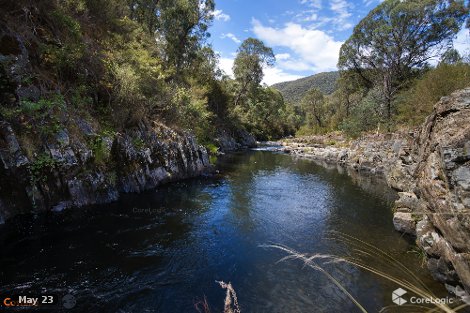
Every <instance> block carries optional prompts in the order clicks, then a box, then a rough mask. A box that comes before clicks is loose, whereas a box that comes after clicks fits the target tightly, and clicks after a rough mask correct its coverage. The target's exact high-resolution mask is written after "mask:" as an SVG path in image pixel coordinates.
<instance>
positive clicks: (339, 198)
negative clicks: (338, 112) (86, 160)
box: [0, 151, 445, 313]
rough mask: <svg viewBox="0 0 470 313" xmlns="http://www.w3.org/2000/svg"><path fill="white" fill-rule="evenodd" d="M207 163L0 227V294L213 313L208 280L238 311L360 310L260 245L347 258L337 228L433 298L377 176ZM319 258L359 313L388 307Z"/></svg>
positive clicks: (353, 272) (382, 287) (375, 284)
mask: <svg viewBox="0 0 470 313" xmlns="http://www.w3.org/2000/svg"><path fill="white" fill-rule="evenodd" d="M218 169H219V171H220V175H217V176H214V177H204V178H198V179H193V180H187V181H183V182H180V183H175V184H171V185H167V186H162V187H161V188H159V189H158V190H157V191H152V192H147V193H144V194H139V195H126V196H124V197H122V198H121V200H120V201H119V202H116V203H112V204H108V205H102V206H93V207H89V208H84V209H75V210H68V211H65V212H61V213H50V214H41V215H39V216H34V217H33V216H31V217H29V216H21V217H18V218H15V219H13V220H12V221H10V222H8V223H7V224H6V225H2V226H0V244H1V247H2V252H1V261H0V275H1V276H0V284H1V285H0V294H2V293H3V294H5V293H6V292H9V293H22V292H32V293H40V292H42V293H46V292H47V293H53V294H57V295H59V296H60V297H62V296H63V295H66V294H72V295H73V296H74V297H75V299H76V305H75V306H74V307H73V308H72V309H69V310H66V309H64V308H62V307H59V308H56V309H54V310H51V311H50V312H62V311H64V312H101V313H103V312H138V313H140V312H162V313H178V312H197V310H196V309H195V306H194V305H195V303H197V302H198V301H200V300H202V299H204V297H206V299H207V302H208V303H209V304H210V306H211V311H212V312H213V313H215V312H222V311H223V301H224V298H225V291H224V290H222V289H221V288H220V286H219V285H218V284H216V282H215V281H216V280H223V281H225V282H231V283H232V284H233V287H234V289H235V291H236V292H237V296H238V301H239V303H240V306H241V310H242V313H244V312H270V313H272V312H360V311H359V310H358V309H357V307H356V306H355V305H354V304H352V302H351V301H350V300H349V299H348V298H347V297H346V296H345V295H344V293H343V292H341V291H340V290H339V289H338V288H337V287H336V286H335V285H334V284H333V283H332V282H331V281H330V280H329V279H328V278H326V277H325V275H324V274H322V273H321V272H319V271H316V270H314V269H312V268H309V267H306V266H304V264H303V263H302V262H301V261H300V260H286V261H282V262H278V261H279V260H280V259H282V258H283V257H285V256H286V253H285V252H283V251H281V250H278V249H275V248H267V247H265V246H263V245H269V244H279V245H284V246H287V247H290V248H292V249H295V250H296V251H299V252H302V253H322V254H340V255H346V254H349V255H354V253H356V250H355V248H357V246H356V245H353V244H352V243H351V242H350V241H345V240H336V239H335V238H337V237H338V233H343V234H348V235H351V236H354V237H357V238H359V239H360V240H363V241H364V245H365V244H366V243H367V244H372V245H374V246H376V247H378V248H380V249H382V250H383V251H384V252H386V253H388V254H390V255H391V256H393V257H394V258H395V259H396V260H399V261H401V262H402V263H403V264H404V265H405V266H406V267H407V268H408V269H409V270H410V271H412V272H413V273H415V274H416V275H417V276H418V277H419V278H420V279H422V280H423V281H424V282H425V283H426V284H428V285H429V287H430V288H431V289H432V290H433V291H434V292H435V293H436V294H445V291H444V290H443V288H442V287H441V285H440V284H437V283H435V282H434V281H433V280H432V279H431V277H430V275H429V274H428V272H427V271H426V270H425V269H423V268H422V267H421V258H420V257H419V255H418V254H417V253H413V252H411V250H412V249H413V246H412V245H411V244H410V239H409V238H404V237H403V236H401V235H400V234H399V233H398V232H396V231H395V230H394V228H393V225H392V213H391V207H392V203H393V200H394V199H395V197H396V195H395V193H394V192H393V191H391V190H390V189H388V188H387V187H386V186H385V184H384V183H383V182H381V181H379V180H377V179H374V178H372V177H361V176H356V175H352V176H351V175H348V174H347V173H343V172H342V171H341V170H338V169H336V168H326V167H323V166H320V165H317V164H315V163H313V162H312V161H308V160H301V159H295V158H293V157H292V156H289V155H284V154H281V153H275V152H271V151H249V152H244V153H239V154H233V155H228V156H226V157H224V158H222V159H220V160H219V165H218ZM374 258H375V257H372V258H371V259H370V260H369V261H370V263H371V265H376V266H378V267H380V264H381V263H383V262H382V261H381V260H380V258H379V257H377V258H376V259H374ZM322 266H323V267H324V268H325V269H327V270H328V271H329V272H330V273H331V274H333V276H334V277H335V278H337V279H338V281H340V283H341V284H342V285H343V286H344V287H345V288H346V289H347V290H348V291H349V292H350V293H351V294H352V295H353V296H354V297H356V298H357V299H358V301H359V302H360V303H361V304H362V305H363V306H364V307H365V308H366V309H367V310H368V311H369V312H377V311H379V310H380V309H381V308H383V307H391V308H392V309H398V307H394V304H393V303H392V295H391V294H392V291H393V290H395V289H396V288H398V287H399V286H398V285H397V284H395V283H391V282H389V281H387V280H386V279H384V278H381V277H378V276H376V275H374V274H371V273H369V272H366V271H364V270H359V269H357V268H355V267H353V266H349V265H346V264H343V263H332V264H325V265H322ZM383 271H384V272H387V273H390V274H393V275H400V271H399V270H397V271H395V272H394V270H393V269H388V268H387V267H386V266H384V267H383Z"/></svg>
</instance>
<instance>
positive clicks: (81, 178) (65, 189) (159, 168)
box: [0, 119, 211, 222]
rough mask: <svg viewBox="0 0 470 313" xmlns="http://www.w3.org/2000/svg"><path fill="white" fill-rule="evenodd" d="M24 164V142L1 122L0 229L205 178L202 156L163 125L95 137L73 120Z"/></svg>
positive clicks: (199, 148) (95, 133)
mask: <svg viewBox="0 0 470 313" xmlns="http://www.w3.org/2000/svg"><path fill="white" fill-rule="evenodd" d="M74 122H75V125H76V128H77V129H74V130H73V131H72V130H71V129H67V128H63V129H61V130H60V131H58V132H57V134H56V135H55V136H54V137H52V138H50V139H48V140H47V141H45V142H43V145H42V147H41V148H40V149H35V150H34V151H35V152H34V153H33V154H31V155H29V156H28V151H29V150H30V148H29V147H28V146H27V145H28V142H27V141H26V140H24V139H23V138H21V134H18V133H16V132H15V131H14V130H13V128H12V126H11V125H9V124H8V123H7V122H4V121H3V122H0V160H1V163H0V221H1V222H3V221H5V220H6V219H8V218H10V217H12V216H14V215H16V214H19V213H29V212H32V211H43V210H63V209H65V208H68V207H81V206H85V205H91V204H97V203H107V202H111V201H114V200H116V199H118V198H119V194H120V193H128V192H141V191H143V190H148V189H152V188H155V187H156V186H158V185H160V184H162V183H166V182H170V181H175V180H179V179H183V178H188V177H193V176H196V175H200V174H202V173H204V172H206V171H207V170H208V169H209V168H210V167H211V166H210V163H209V158H208V154H207V150H206V149H205V148H204V147H202V146H199V145H198V144H197V143H196V141H195V139H194V137H193V136H192V135H191V134H188V133H184V132H176V131H174V130H172V129H170V128H168V127H165V126H164V125H160V124H156V123H155V124H153V125H146V124H144V123H141V124H140V125H139V126H138V127H134V128H132V129H129V130H126V131H125V132H124V133H106V132H104V133H103V132H101V133H100V132H98V130H97V129H96V128H94V127H93V126H92V125H91V124H89V123H88V122H86V121H84V120H81V119H77V120H75V121H74Z"/></svg>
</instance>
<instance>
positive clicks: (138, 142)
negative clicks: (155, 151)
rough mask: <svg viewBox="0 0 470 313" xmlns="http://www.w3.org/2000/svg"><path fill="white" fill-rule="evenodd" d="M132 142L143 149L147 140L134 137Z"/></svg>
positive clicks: (139, 148) (137, 147)
mask: <svg viewBox="0 0 470 313" xmlns="http://www.w3.org/2000/svg"><path fill="white" fill-rule="evenodd" d="M132 144H133V145H134V147H135V148H136V149H137V150H142V149H143V148H144V147H145V142H144V141H143V140H142V139H141V138H134V139H132Z"/></svg>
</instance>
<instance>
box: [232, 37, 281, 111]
mask: <svg viewBox="0 0 470 313" xmlns="http://www.w3.org/2000/svg"><path fill="white" fill-rule="evenodd" d="M275 60H276V58H275V57H274V53H273V50H272V49H271V48H269V47H266V46H265V45H264V43H263V42H262V41H260V40H258V39H255V38H248V39H246V40H245V41H243V43H242V44H241V46H240V47H239V48H238V51H237V57H236V58H235V61H234V64H233V73H234V75H235V81H236V82H237V85H238V86H237V87H238V88H237V89H238V90H237V96H236V97H235V105H238V104H239V103H240V100H241V99H242V97H246V96H248V95H249V94H254V93H255V92H256V89H257V88H258V87H259V86H260V83H261V81H262V80H263V66H264V65H266V66H272V65H273V64H274V62H275Z"/></svg>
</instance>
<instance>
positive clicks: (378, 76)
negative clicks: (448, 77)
mask: <svg viewBox="0 0 470 313" xmlns="http://www.w3.org/2000/svg"><path fill="white" fill-rule="evenodd" d="M467 14H468V10H467V9H466V8H465V5H464V1H463V0H459V1H442V0H417V1H401V0H386V1H384V2H383V3H382V4H380V5H379V6H377V8H375V9H373V10H372V11H371V12H370V13H369V14H368V15H367V16H366V17H365V18H364V19H362V20H361V21H360V22H359V24H358V25H357V26H356V27H355V28H354V32H353V34H352V36H351V37H350V38H349V39H348V40H347V41H346V42H345V43H344V44H343V46H342V47H341V51H340V56H339V62H338V66H339V68H340V69H341V70H342V71H348V70H352V71H354V72H356V73H357V74H358V77H360V79H361V80H362V82H363V85H364V86H365V87H366V88H371V87H372V86H380V88H381V92H382V94H383V97H382V98H383V101H384V102H383V103H379V105H381V106H382V107H383V108H384V111H385V114H386V117H387V119H388V120H389V121H390V120H391V118H392V103H393V101H394V99H395V96H396V94H397V93H398V91H399V90H401V89H403V88H404V87H406V85H407V84H408V82H409V81H410V79H413V78H414V74H416V71H415V69H416V68H422V67H424V66H425V65H426V64H427V63H426V62H427V60H428V59H429V58H430V57H431V56H433V55H434V54H435V51H436V48H439V47H443V46H445V45H447V44H449V43H450V42H451V40H452V38H453V37H454V36H455V34H457V32H458V31H459V30H460V28H461V26H462V24H463V22H464V21H465V19H466V18H467V16H468V15H467Z"/></svg>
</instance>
